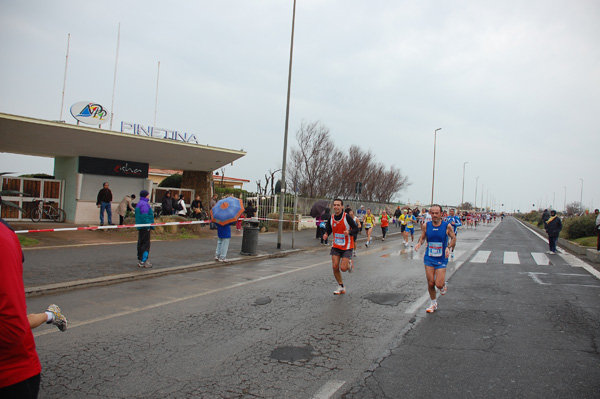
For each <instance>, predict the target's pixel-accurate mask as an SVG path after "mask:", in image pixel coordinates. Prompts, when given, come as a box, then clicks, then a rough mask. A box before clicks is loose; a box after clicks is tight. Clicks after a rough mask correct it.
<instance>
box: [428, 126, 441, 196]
mask: <svg viewBox="0 0 600 399" xmlns="http://www.w3.org/2000/svg"><path fill="white" fill-rule="evenodd" d="M438 130H442V128H441V127H440V128H437V129H435V131H434V132H433V177H432V178H431V205H433V186H434V184H435V144H436V139H437V132H438Z"/></svg>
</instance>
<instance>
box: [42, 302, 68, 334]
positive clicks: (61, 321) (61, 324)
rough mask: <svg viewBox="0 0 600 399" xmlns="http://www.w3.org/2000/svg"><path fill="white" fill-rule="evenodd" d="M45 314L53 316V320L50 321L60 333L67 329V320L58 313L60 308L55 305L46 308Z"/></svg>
mask: <svg viewBox="0 0 600 399" xmlns="http://www.w3.org/2000/svg"><path fill="white" fill-rule="evenodd" d="M46 312H50V313H52V314H53V315H54V318H53V320H52V321H51V323H52V324H54V325H55V326H56V327H58V329H59V330H60V331H65V330H66V329H67V318H66V317H65V316H64V315H63V314H62V313H61V312H60V308H59V307H58V306H56V305H55V304H52V305H50V306H48V309H46Z"/></svg>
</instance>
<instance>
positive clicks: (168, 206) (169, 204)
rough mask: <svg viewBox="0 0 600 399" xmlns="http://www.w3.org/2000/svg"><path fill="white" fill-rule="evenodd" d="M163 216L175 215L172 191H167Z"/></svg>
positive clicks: (163, 204) (163, 205) (163, 202)
mask: <svg viewBox="0 0 600 399" xmlns="http://www.w3.org/2000/svg"><path fill="white" fill-rule="evenodd" d="M162 214H163V215H164V216H169V215H172V214H173V199H172V198H171V192H170V191H167V192H166V193H165V196H164V197H163V199H162Z"/></svg>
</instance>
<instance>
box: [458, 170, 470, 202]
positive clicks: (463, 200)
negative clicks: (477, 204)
mask: <svg viewBox="0 0 600 399" xmlns="http://www.w3.org/2000/svg"><path fill="white" fill-rule="evenodd" d="M468 163H469V162H468V161H467V162H463V187H462V195H461V197H460V206H461V207H463V206H464V204H465V165H466V164H468Z"/></svg>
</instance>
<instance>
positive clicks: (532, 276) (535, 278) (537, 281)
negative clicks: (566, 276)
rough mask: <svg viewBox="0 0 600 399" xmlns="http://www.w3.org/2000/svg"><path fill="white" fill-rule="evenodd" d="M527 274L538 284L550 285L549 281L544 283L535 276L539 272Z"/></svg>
mask: <svg viewBox="0 0 600 399" xmlns="http://www.w3.org/2000/svg"><path fill="white" fill-rule="evenodd" d="M527 274H528V275H529V277H531V278H532V279H533V281H535V282H536V283H538V284H539V285H550V283H544V282H543V281H542V280H540V278H539V277H538V276H537V275H538V274H540V273H527ZM543 274H546V273H543Z"/></svg>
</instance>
